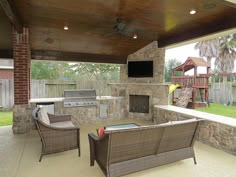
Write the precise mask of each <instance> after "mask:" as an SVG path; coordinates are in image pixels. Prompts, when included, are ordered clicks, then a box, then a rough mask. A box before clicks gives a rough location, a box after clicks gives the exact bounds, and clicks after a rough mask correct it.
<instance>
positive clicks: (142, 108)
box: [129, 95, 149, 113]
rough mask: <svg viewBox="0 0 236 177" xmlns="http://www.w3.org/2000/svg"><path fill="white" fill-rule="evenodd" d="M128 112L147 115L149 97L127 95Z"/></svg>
mask: <svg viewBox="0 0 236 177" xmlns="http://www.w3.org/2000/svg"><path fill="white" fill-rule="evenodd" d="M129 112H136V113H149V96H147V95H129Z"/></svg>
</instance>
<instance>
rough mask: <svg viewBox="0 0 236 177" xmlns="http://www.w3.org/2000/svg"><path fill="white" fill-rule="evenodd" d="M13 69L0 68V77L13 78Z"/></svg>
mask: <svg viewBox="0 0 236 177" xmlns="http://www.w3.org/2000/svg"><path fill="white" fill-rule="evenodd" d="M13 74H14V72H13V69H1V68H0V79H13Z"/></svg>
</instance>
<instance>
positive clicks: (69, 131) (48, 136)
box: [33, 108, 80, 161]
mask: <svg viewBox="0 0 236 177" xmlns="http://www.w3.org/2000/svg"><path fill="white" fill-rule="evenodd" d="M33 117H34V118H35V120H36V126H37V129H38V132H39V136H40V138H41V142H42V151H41V156H40V158H39V161H41V160H42V157H43V155H46V154H51V153H56V152H62V151H67V150H72V149H78V155H79V156H80V129H79V126H78V125H75V124H74V123H73V122H72V121H71V115H52V114H49V113H47V110H46V109H45V108H36V109H35V110H34V113H33Z"/></svg>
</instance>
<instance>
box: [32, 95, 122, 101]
mask: <svg viewBox="0 0 236 177" xmlns="http://www.w3.org/2000/svg"><path fill="white" fill-rule="evenodd" d="M122 98H124V97H114V96H97V97H96V100H97V101H99V100H113V99H122ZM64 99H65V98H64V97H58V98H32V99H31V100H30V103H55V102H62V101H64Z"/></svg>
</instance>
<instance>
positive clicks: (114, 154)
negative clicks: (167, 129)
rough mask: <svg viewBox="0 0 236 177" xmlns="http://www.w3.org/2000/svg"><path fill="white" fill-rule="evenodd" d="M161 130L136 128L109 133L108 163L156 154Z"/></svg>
mask: <svg viewBox="0 0 236 177" xmlns="http://www.w3.org/2000/svg"><path fill="white" fill-rule="evenodd" d="M162 131H163V128H160V127H159V128H157V127H156V128H138V129H132V130H128V131H127V130H125V131H120V132H114V133H110V140H111V142H110V143H111V144H110V146H111V147H110V163H116V162H122V161H125V160H130V159H135V158H140V157H144V156H148V155H152V154H156V153H157V147H158V145H159V142H160V139H161V135H162Z"/></svg>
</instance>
